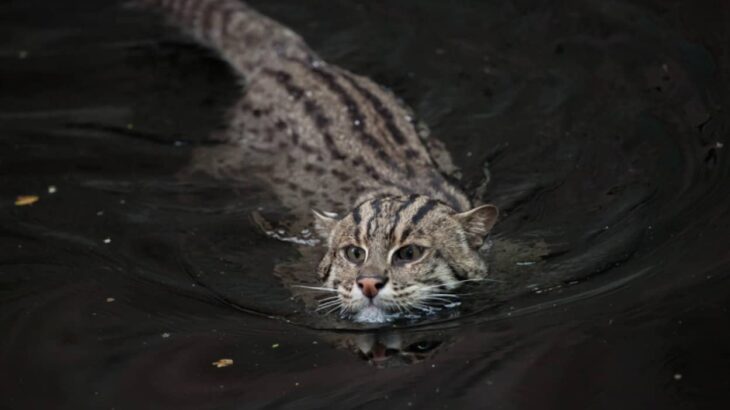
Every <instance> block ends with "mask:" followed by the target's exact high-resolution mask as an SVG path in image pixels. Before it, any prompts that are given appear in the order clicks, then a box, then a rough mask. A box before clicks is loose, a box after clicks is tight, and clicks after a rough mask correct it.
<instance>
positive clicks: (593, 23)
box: [0, 0, 730, 409]
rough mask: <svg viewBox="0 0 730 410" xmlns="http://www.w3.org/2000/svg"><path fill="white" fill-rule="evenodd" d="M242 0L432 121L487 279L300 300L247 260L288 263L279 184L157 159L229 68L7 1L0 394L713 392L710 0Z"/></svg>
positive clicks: (514, 405) (724, 253)
mask: <svg viewBox="0 0 730 410" xmlns="http://www.w3.org/2000/svg"><path fill="white" fill-rule="evenodd" d="M251 3H253V4H254V5H255V6H256V7H257V8H259V9H260V10H261V11H262V12H265V13H267V14H268V15H270V16H272V17H274V18H276V19H278V20H280V21H282V22H284V23H286V24H288V25H290V26H291V27H292V28H294V29H295V30H296V31H297V32H299V33H301V34H302V35H303V36H304V37H305V39H307V41H308V42H309V43H310V44H311V45H312V47H313V48H314V49H315V50H317V51H318V52H319V53H321V55H322V56H323V57H324V58H325V59H326V60H328V61H330V62H332V63H336V64H338V65H341V66H343V67H346V68H348V69H350V70H352V71H354V72H356V73H360V74H364V75H368V76H370V77H371V78H373V79H374V80H376V81H377V82H379V83H381V84H383V85H386V86H388V87H390V88H391V89H393V90H394V91H395V92H396V93H397V94H398V95H399V96H400V97H402V98H403V99H404V100H405V101H406V102H407V103H408V104H409V105H410V106H412V107H413V108H414V110H415V111H416V113H417V115H418V117H419V119H420V120H421V121H422V122H423V123H424V124H425V125H427V126H428V127H429V128H430V138H437V139H439V140H440V141H443V143H444V144H446V146H447V147H448V149H449V151H450V152H451V153H452V155H453V157H454V159H455V161H456V163H458V164H459V165H460V167H461V174H462V175H461V181H462V183H463V185H464V186H465V187H466V189H467V190H468V191H469V192H470V193H473V194H474V195H476V196H478V197H480V198H482V199H484V200H486V201H490V202H494V203H496V204H497V205H499V206H500V208H501V209H502V210H503V218H502V220H501V222H500V223H499V224H498V225H497V227H496V229H495V232H494V235H493V237H492V240H493V241H494V247H493V249H492V254H491V256H490V258H492V262H493V265H492V266H493V278H494V279H495V280H496V282H490V283H488V284H485V285H482V286H477V287H475V288H473V289H469V292H468V293H469V294H468V295H465V296H464V297H463V304H462V306H461V310H459V312H458V313H457V312H456V311H452V312H445V313H444V314H441V315H437V316H435V317H433V318H431V320H427V321H418V322H413V323H396V324H394V325H392V326H387V327H385V328H383V329H377V330H373V329H371V328H368V327H363V326H357V325H353V324H350V323H348V322H346V321H341V320H337V319H336V318H325V317H321V316H317V315H314V314H312V312H308V311H306V310H304V309H303V307H302V305H301V303H299V302H298V301H297V300H296V299H292V298H291V294H290V292H289V291H288V290H287V289H286V288H285V287H283V286H282V284H281V282H280V280H279V279H278V278H277V277H276V275H274V274H272V273H273V272H274V271H276V270H277V269H279V268H280V267H281V266H290V267H291V266H294V269H300V270H301V271H302V272H304V273H305V274H306V272H308V270H307V267H308V263H310V262H309V261H308V260H307V259H306V258H305V257H303V256H302V254H301V253H300V251H301V250H300V249H299V248H297V246H295V245H293V244H291V243H284V242H281V241H277V240H275V239H272V238H270V237H268V236H267V235H266V234H265V233H264V232H262V231H261V230H260V229H259V228H258V227H257V225H256V224H255V223H254V221H253V218H252V215H254V214H257V213H263V214H265V215H266V216H267V218H269V219H270V220H277V219H278V218H280V219H282V220H283V219H285V218H287V217H291V216H290V215H288V214H287V210H286V209H283V208H282V207H281V206H280V205H278V204H277V202H276V200H275V198H274V197H273V195H272V194H271V192H269V191H268V190H267V189H266V187H265V186H262V185H261V184H258V183H257V181H256V179H255V175H252V177H251V179H250V181H244V182H240V181H239V182H237V183H235V184H234V183H231V182H230V181H225V180H216V179H213V178H210V177H206V176H204V175H190V174H188V173H187V172H185V170H186V169H187V168H188V166H189V162H190V158H191V153H192V151H193V150H195V149H201V148H203V149H204V148H205V147H206V146H211V144H214V143H213V142H211V139H210V135H212V134H213V133H215V132H216V131H217V130H220V129H221V128H222V127H223V126H224V121H225V119H224V116H223V113H224V112H225V110H226V108H227V107H228V106H229V104H231V103H232V102H233V101H235V98H236V96H237V95H238V92H239V88H238V86H237V81H236V79H235V78H234V77H233V76H232V74H231V73H230V72H229V70H228V68H227V67H226V66H225V64H223V63H222V62H220V61H219V60H218V59H217V58H216V57H215V56H214V55H213V54H212V53H210V52H209V51H207V50H206V49H204V48H202V47H199V46H197V45H195V44H194V43H192V42H191V41H190V40H189V39H187V38H185V37H184V36H182V35H180V34H179V33H178V32H177V31H176V30H174V29H171V28H169V27H166V26H165V25H164V24H162V22H161V21H160V19H158V18H156V17H154V16H151V15H146V14H144V13H139V12H133V11H130V10H125V9H124V8H122V7H120V5H119V4H118V3H115V2H95V1H91V0H74V1H70V2H63V3H60V2H58V3H53V2H42V1H40V0H30V1H22V2H21V1H11V2H9V3H5V4H3V5H0V21H2V24H0V39H2V40H0V86H1V88H2V92H1V93H0V304H1V306H2V308H1V309H0V329H1V332H0V334H2V335H3V337H1V338H0V397H2V399H0V407H2V408H11V409H19V408H59V407H60V408H140V407H154V408H196V409H197V408H264V407H266V408H330V407H338V408H361V407H369V406H371V405H378V406H387V407H388V408H407V407H421V408H441V407H443V408H485V407H486V408H503V409H536V408H539V409H545V408H560V409H566V408H567V409H570V408H576V409H585V408H617V407H621V408H626V409H630V408H637V409H639V408H641V409H645V408H662V409H666V408H682V409H685V408H688V409H689V408H720V407H722V405H723V404H725V403H727V400H728V398H729V397H728V393H727V392H728V391H730V390H728V389H730V377H728V375H727V370H728V369H729V368H730V359H728V358H730V347H729V346H730V330H728V329H729V327H728V325H729V324H730V320H729V319H730V315H729V314H728V306H730V287H728V285H729V281H728V274H729V273H730V252H729V251H728V238H730V235H729V234H730V211H728V209H729V208H728V201H729V200H730V188H728V181H729V180H730V179H729V178H728V177H729V176H730V175H729V174H730V165H729V161H728V154H727V153H728V149H729V147H730V146H729V145H728V144H729V143H730V141H728V136H727V135H728V128H729V127H728V126H729V124H730V122H729V121H730V118H729V117H728V108H727V107H728V103H729V102H730V101H729V100H728V99H729V97H730V94H729V93H728V91H727V90H728V89H729V88H728V87H729V86H730V83H729V82H730V61H729V60H728V56H729V55H730V49H729V47H730V36H729V34H728V31H727V23H728V22H730V10H729V9H728V7H727V6H726V5H724V3H722V2H713V1H709V0H708V1H704V2H700V3H696V2H695V3H692V4H690V3H689V2H677V1H673V2H666V1H650V0H645V1H628V0H625V1H624V0H614V1H598V0H591V1H578V0H576V1H567V2H560V4H559V5H558V4H553V3H555V2H548V1H537V2H525V1H515V0H512V1H508V0H504V1H491V2H477V1H459V2H449V3H448V4H447V2H437V1H416V0H412V1H410V0H409V1H400V2H385V1H375V2H355V1H334V2H333V1H324V0H321V1H320V0H318V1H311V2H306V4H305V3H303V2H298V1H292V0H276V1H266V2H264V1H252V2H251ZM684 3H686V4H684ZM51 186H53V187H54V188H55V192H53V193H50V192H49V187H51ZM484 187H486V189H484ZM53 190H54V189H51V191H53ZM18 195H37V196H39V200H38V202H36V203H35V204H33V205H29V206H22V207H21V206H16V205H15V204H14V201H15V199H16V197H17V196H18ZM393 346H401V351H400V352H398V351H396V350H395V349H393V348H392V347H393ZM371 348H372V349H371ZM369 349H371V350H369ZM363 350H365V352H363ZM374 356H377V358H376V359H377V360H375V359H374ZM383 357H384V358H385V359H384V360H383V359H382V358H383ZM222 358H231V359H233V361H234V364H233V365H232V366H229V367H225V368H216V367H214V366H212V365H211V363H212V362H214V361H217V360H219V359H222Z"/></svg>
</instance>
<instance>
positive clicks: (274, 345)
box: [271, 343, 279, 349]
mask: <svg viewBox="0 0 730 410" xmlns="http://www.w3.org/2000/svg"><path fill="white" fill-rule="evenodd" d="M271 348H272V349H278V348H279V344H278V343H274V344H273V345H271Z"/></svg>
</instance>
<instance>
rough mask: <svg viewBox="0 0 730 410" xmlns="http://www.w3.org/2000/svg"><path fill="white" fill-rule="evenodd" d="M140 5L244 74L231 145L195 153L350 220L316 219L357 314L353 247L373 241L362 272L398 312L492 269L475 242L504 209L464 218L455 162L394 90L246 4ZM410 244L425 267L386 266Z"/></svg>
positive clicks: (328, 272)
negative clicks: (447, 172) (348, 249)
mask: <svg viewBox="0 0 730 410" xmlns="http://www.w3.org/2000/svg"><path fill="white" fill-rule="evenodd" d="M138 2H141V3H143V4H144V5H146V6H149V7H153V8H156V9H159V10H161V11H162V12H163V14H165V15H166V16H167V17H168V18H169V19H170V20H172V21H173V22H174V23H175V24H177V25H179V26H181V27H183V28H184V29H185V30H186V31H187V32H188V33H190V34H191V35H192V36H194V37H195V38H196V39H197V40H198V41H200V42H202V43H204V44H206V45H208V46H209V47H211V48H212V49H214V50H215V51H216V52H217V53H218V54H219V55H220V56H221V57H222V58H223V59H224V60H225V61H227V62H228V63H229V64H230V66H231V67H232V68H233V69H234V70H235V72H236V73H237V74H238V75H239V76H240V77H241V79H242V80H244V81H245V92H244V93H243V96H242V98H241V99H240V100H239V101H238V102H237V103H236V104H235V105H234V106H233V108H232V109H231V111H230V112H229V121H228V129H227V130H226V132H225V133H223V135H222V136H221V138H222V139H223V140H224V142H226V144H224V145H222V146H219V147H215V148H203V149H199V150H198V151H197V152H196V157H195V160H194V163H195V165H196V167H197V168H198V169H202V170H204V171H206V172H209V173H212V174H215V175H221V176H227V177H231V178H239V179H244V178H248V176H249V175H250V173H251V170H257V171H258V172H256V176H257V177H258V178H261V179H263V180H264V181H265V182H267V183H268V184H270V186H271V187H272V189H273V190H274V192H275V193H276V194H277V196H278V197H279V198H280V199H281V201H282V202H283V204H284V205H286V206H287V207H289V208H290V209H292V211H293V212H294V213H296V214H299V215H303V214H304V213H305V212H307V211H308V209H310V208H318V209H327V210H329V211H334V212H337V213H338V214H340V215H344V216H343V217H342V218H328V217H326V216H325V215H324V214H318V215H319V218H318V219H319V221H318V229H319V231H320V232H322V233H323V236H325V237H326V238H327V240H328V247H329V249H328V252H327V253H326V255H325V257H324V258H323V260H322V263H321V265H320V268H319V271H320V275H321V277H322V280H323V281H324V282H326V283H327V284H328V285H329V286H332V287H334V288H338V289H344V290H343V291H341V294H342V300H343V301H344V300H350V302H351V303H349V305H348V306H350V310H351V311H354V310H356V308H355V305H356V303H355V302H356V299H357V291H356V287H355V289H353V281H354V277H355V276H357V269H352V267H347V266H346V265H345V264H344V262H343V260H342V258H341V255H340V249H341V248H342V247H343V246H344V244H345V243H346V242H347V243H357V244H359V245H361V246H363V247H367V249H368V259H367V261H366V264H365V265H366V266H364V267H362V268H368V269H376V270H380V271H382V272H385V273H386V274H389V275H392V276H393V280H392V281H390V285H389V287H388V288H387V289H386V291H385V292H381V293H382V297H380V296H379V298H380V300H382V301H383V303H382V304H381V305H382V306H381V307H383V310H384V311H385V310H390V311H392V310H397V309H401V310H402V309H403V308H404V307H403V305H400V307H399V305H398V303H400V302H398V300H399V298H402V300H414V301H419V300H420V302H418V303H415V302H414V303H413V304H412V306H420V305H421V304H422V302H424V301H425V300H426V299H423V298H424V297H425V296H428V294H433V293H434V292H426V291H425V290H424V289H436V288H437V286H436V285H435V284H436V283H438V284H439V286H442V287H443V288H444V289H453V288H455V287H456V286H457V284H458V282H459V280H463V279H461V278H471V277H475V276H479V275H483V274H485V273H486V265H485V264H484V262H483V261H482V260H481V258H480V257H479V256H478V255H477V254H476V251H475V246H474V245H475V244H480V243H481V241H482V239H483V236H484V235H486V233H487V232H488V231H489V228H491V225H492V224H493V223H494V219H495V218H496V208H495V207H491V208H488V212H477V213H476V214H475V215H476V217H473V216H472V217H470V216H468V215H467V214H466V213H464V214H458V212H464V211H467V210H468V209H469V208H470V207H471V206H470V205H471V204H470V201H469V200H468V198H467V196H466V195H465V194H464V193H463V192H462V191H461V190H459V189H458V188H457V187H455V186H454V185H453V184H451V183H450V182H449V181H448V180H447V178H445V177H444V175H443V172H442V171H443V170H444V169H445V168H449V167H452V165H451V161H450V158H449V157H448V154H447V153H444V152H443V151H440V152H437V153H436V154H438V155H432V154H434V152H433V150H431V152H430V151H429V149H428V148H427V147H426V146H425V145H424V143H423V142H422V140H421V138H420V137H419V135H418V132H417V130H416V128H415V126H414V122H413V119H412V118H413V116H412V114H411V113H410V111H409V110H408V109H407V108H406V107H404V106H402V105H401V104H400V103H399V102H398V99H397V98H396V97H395V96H393V95H392V94H391V93H390V92H388V91H386V90H384V89H383V88H381V87H379V86H378V85H376V84H374V83H373V82H372V81H370V80H369V79H367V78H365V77H361V76H358V75H355V74H352V73H350V72H348V71H346V70H343V69H342V68H339V67H336V66H332V65H329V64H327V63H325V62H324V61H322V60H321V59H320V58H319V57H318V56H317V55H316V54H315V53H314V52H313V51H312V50H311V49H310V48H309V47H308V46H307V45H306V44H305V43H304V41H303V40H302V39H301V38H300V37H299V36H298V35H297V34H295V33H294V32H292V31H291V30H289V29H288V28H286V27H284V26H282V25H281V24H279V23H277V22H275V21H273V20H271V19H269V18H267V17H265V16H263V15H261V14H260V13H258V12H256V11H255V10H253V9H251V8H250V7H248V6H247V5H245V4H244V3H242V2H241V1H238V0H138ZM434 157H438V158H440V160H439V161H438V162H436V161H434V160H433V159H432V158H434ZM460 215H461V216H460ZM480 217H481V220H482V222H481V223H476V222H475V221H476V220H478V219H480ZM480 227H481V228H480ZM485 227H486V230H485V229H482V228H485ZM409 241H421V242H422V243H424V244H426V245H424V246H426V247H427V248H428V252H427V253H428V256H429V257H428V258H427V259H426V261H427V262H428V263H420V264H414V265H418V266H409V267H407V272H406V270H404V269H405V268H398V269H391V268H389V267H388V266H387V264H388V260H389V258H390V257H391V254H392V252H393V250H394V249H395V248H394V247H396V246H403V244H406V243H408V242H409ZM358 269H359V268H358ZM418 284H425V285H422V286H421V289H416V288H414V286H416V287H418ZM396 287H398V289H396ZM388 292H390V294H392V295H394V296H392V297H391V299H390V301H388V299H387V298H386V296H387V295H388V294H389V293H388ZM399 295H400V296H399ZM406 295H410V296H408V297H407V296H406ZM419 295H420V296H419ZM419 298H420V299H419ZM343 306H344V305H343Z"/></svg>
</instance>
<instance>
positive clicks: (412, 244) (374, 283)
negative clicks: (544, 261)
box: [315, 195, 498, 322]
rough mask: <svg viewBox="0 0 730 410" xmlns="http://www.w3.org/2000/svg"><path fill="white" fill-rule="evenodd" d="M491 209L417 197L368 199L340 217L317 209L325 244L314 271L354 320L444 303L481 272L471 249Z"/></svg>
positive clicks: (485, 229) (492, 215) (490, 220)
mask: <svg viewBox="0 0 730 410" xmlns="http://www.w3.org/2000/svg"><path fill="white" fill-rule="evenodd" d="M497 214H498V211H497V208H496V207H495V206H493V205H483V206H480V207H477V208H475V209H472V210H471V211H467V212H464V213H456V211H454V210H453V209H452V208H451V207H449V206H447V205H445V204H443V203H441V202H438V201H435V200H433V199H431V198H429V197H426V196H415V195H414V196H410V197H388V198H378V199H373V200H370V201H366V202H364V203H362V204H360V205H359V206H357V207H356V208H355V209H353V210H352V211H351V212H350V213H349V214H347V215H345V216H344V217H342V218H340V219H338V218H336V217H333V216H331V215H327V214H323V213H319V212H315V215H316V218H317V222H316V227H317V231H318V232H319V233H320V235H321V236H322V237H323V238H324V239H325V240H326V243H327V247H328V249H327V253H326V254H325V256H324V258H323V259H322V261H321V262H320V264H319V268H318V271H319V275H320V277H321V279H322V281H323V283H324V286H326V287H330V288H333V289H336V290H337V297H338V299H337V301H336V302H335V305H338V303H337V302H339V305H338V306H339V308H340V312H341V313H342V314H345V315H348V316H351V317H352V318H354V319H355V320H356V321H364V322H382V321H385V320H386V318H387V315H388V314H391V313H418V311H422V310H427V309H428V308H429V306H435V305H444V304H448V303H450V302H453V301H454V299H453V298H454V297H455V296H454V295H453V294H451V293H450V291H452V290H454V289H456V288H457V287H458V286H459V285H460V284H461V283H463V282H464V281H466V280H469V279H473V278H480V277H482V276H484V275H486V273H487V265H486V263H485V262H484V260H483V259H482V257H481V256H480V255H479V253H478V252H477V250H478V249H479V247H480V246H481V245H482V243H483V241H484V237H485V236H486V235H487V233H489V231H490V230H491V228H492V226H493V225H494V223H495V222H496V220H497Z"/></svg>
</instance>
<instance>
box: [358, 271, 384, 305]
mask: <svg viewBox="0 0 730 410" xmlns="http://www.w3.org/2000/svg"><path fill="white" fill-rule="evenodd" d="M355 282H356V283H357V287H358V288H360V290H361V291H362V294H363V295H365V296H366V297H368V298H370V299H372V298H374V297H375V296H377V295H378V291H380V289H383V287H384V286H385V284H386V283H388V278H386V277H385V276H380V275H377V276H365V275H360V276H358V277H357V279H356V280H355Z"/></svg>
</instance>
